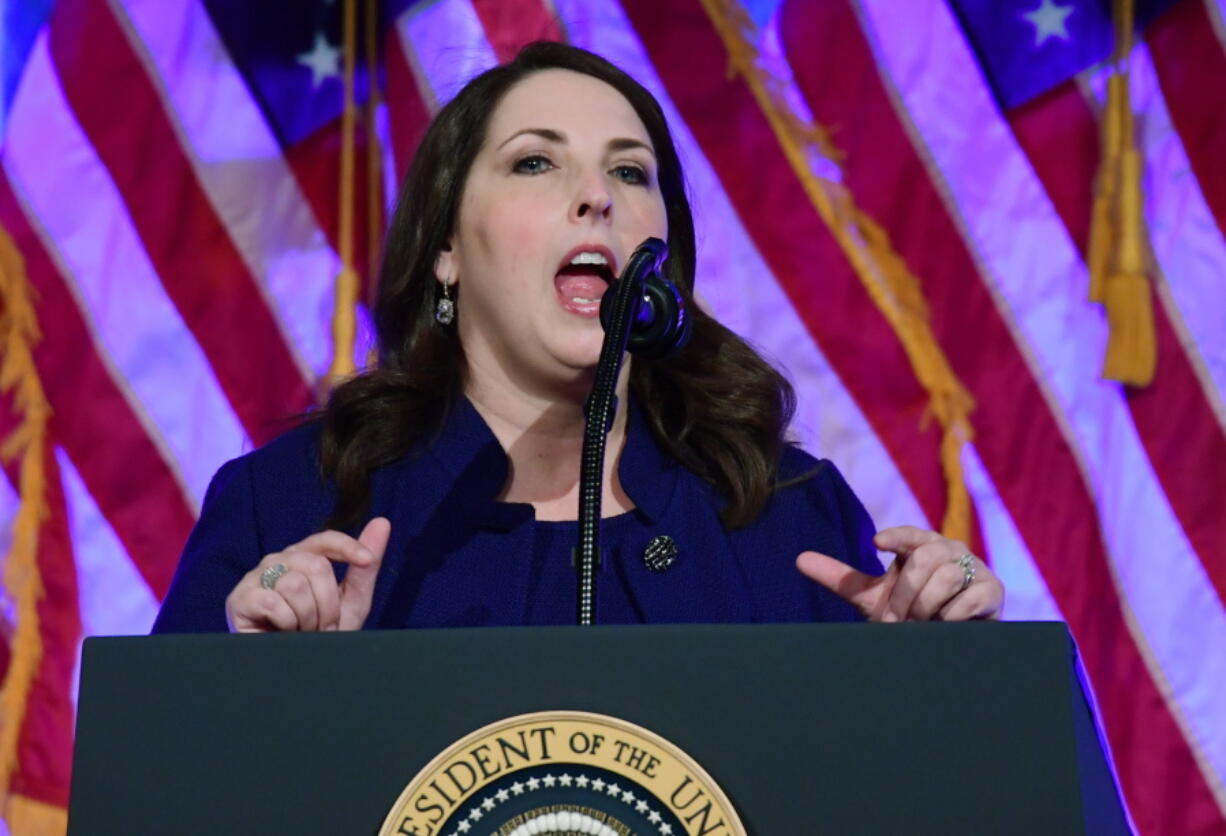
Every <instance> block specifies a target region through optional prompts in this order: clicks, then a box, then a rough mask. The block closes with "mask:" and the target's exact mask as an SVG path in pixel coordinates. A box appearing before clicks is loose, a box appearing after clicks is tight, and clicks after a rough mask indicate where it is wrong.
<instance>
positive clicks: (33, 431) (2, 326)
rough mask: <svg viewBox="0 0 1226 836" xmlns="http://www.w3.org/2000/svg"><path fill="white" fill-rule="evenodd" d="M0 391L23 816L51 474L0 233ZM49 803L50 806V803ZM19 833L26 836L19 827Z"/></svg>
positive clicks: (9, 695) (11, 690)
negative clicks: (8, 413) (5, 419)
mask: <svg viewBox="0 0 1226 836" xmlns="http://www.w3.org/2000/svg"><path fill="white" fill-rule="evenodd" d="M0 306H2V307H0V341H2V343H0V344H2V345H3V355H2V356H0V392H4V393H7V394H8V395H9V396H10V397H11V398H12V402H13V408H14V409H15V410H16V411H17V412H18V413H19V414H20V415H21V422H20V423H19V424H18V425H17V426H16V427H15V428H14V429H13V431H12V432H10V433H9V435H8V437H7V438H5V439H4V442H3V443H2V444H0V459H2V460H3V461H4V462H5V463H8V462H12V461H19V462H20V469H19V474H20V475H19V477H18V493H19V494H20V497H21V504H20V506H19V507H18V509H17V516H16V518H15V519H14V521H13V539H12V543H11V545H10V546H9V552H8V555H7V556H6V558H5V561H4V589H5V593H6V594H7V596H8V598H9V599H10V600H11V602H12V604H13V608H14V610H15V612H16V621H17V623H16V625H15V626H14V630H13V634H12V636H10V637H9V649H10V658H9V666H8V670H7V671H6V672H5V677H4V685H3V686H2V687H0V799H3V807H4V810H3V812H4V816H5V818H6V819H8V820H9V821H10V823H12V820H11V819H10V818H9V817H10V814H16V813H18V812H19V811H18V810H17V807H20V806H21V802H20V801H18V800H17V799H16V797H14V796H11V795H10V794H9V785H10V781H11V780H12V777H13V772H14V771H15V770H16V769H17V766H18V764H17V748H18V742H19V740H20V737H21V728H22V724H23V723H24V721H25V715H26V707H27V705H28V701H29V696H30V687H31V685H32V684H33V682H34V677H35V676H36V674H37V673H38V666H39V662H40V661H41V660H42V656H43V645H42V635H41V633H40V631H39V622H38V602H39V600H40V599H41V598H42V596H43V585H42V578H41V577H39V572H38V536H39V527H40V526H41V525H42V522H43V520H45V519H46V518H47V515H48V510H47V491H46V488H47V473H46V470H45V460H44V458H43V457H44V455H45V453H46V444H47V422H48V420H49V419H50V417H51V406H50V405H49V404H48V403H47V397H46V394H45V393H44V392H43V386H42V382H41V381H40V380H39V378H38V370H37V368H35V366H34V356H33V346H34V345H35V344H36V343H37V342H38V340H39V339H40V337H41V335H40V333H39V328H38V317H37V314H36V312H35V310H34V305H33V302H32V300H31V298H30V288H29V285H28V284H27V282H26V276H25V262H24V261H23V259H22V257H21V254H20V253H19V252H18V251H17V247H16V246H15V245H14V243H13V240H12V239H11V238H10V237H9V236H8V234H7V233H6V232H4V231H3V230H0ZM44 806H45V805H44ZM14 832H22V831H20V830H14Z"/></svg>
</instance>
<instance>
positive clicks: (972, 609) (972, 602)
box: [937, 575, 1005, 621]
mask: <svg viewBox="0 0 1226 836" xmlns="http://www.w3.org/2000/svg"><path fill="white" fill-rule="evenodd" d="M1004 601H1005V588H1004V585H1003V584H1001V582H1000V581H999V580H998V579H997V578H996V577H995V576H992V575H989V576H988V577H986V578H976V579H975V581H974V582H973V583H972V584H971V585H970V586H968V587H967V588H966V591H965V592H963V593H962V594H961V595H958V596H956V597H955V598H954V599H953V600H952V601H950V602H949V603H948V604H946V605H945V606H944V607H942V608H941V611H940V612H939V613H938V614H937V617H938V618H940V619H941V620H942V621H968V620H970V619H972V618H996V617H997V616H998V615H999V614H1000V608H1001V605H1002V604H1004Z"/></svg>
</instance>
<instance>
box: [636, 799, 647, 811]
mask: <svg viewBox="0 0 1226 836" xmlns="http://www.w3.org/2000/svg"><path fill="white" fill-rule="evenodd" d="M634 809H636V810H638V811H639V812H640V813H646V812H647V802H646V801H644V800H643V799H641V798H640V799H639V803H638V804H635V805H634Z"/></svg>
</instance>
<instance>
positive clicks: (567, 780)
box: [558, 773, 571, 787]
mask: <svg viewBox="0 0 1226 836" xmlns="http://www.w3.org/2000/svg"><path fill="white" fill-rule="evenodd" d="M570 782H571V777H570V776H569V775H567V774H565V773H563V775H562V777H561V778H559V779H558V783H559V784H561V785H562V786H564V787H569V786H570Z"/></svg>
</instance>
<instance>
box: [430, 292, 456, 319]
mask: <svg viewBox="0 0 1226 836" xmlns="http://www.w3.org/2000/svg"><path fill="white" fill-rule="evenodd" d="M439 284H441V285H442V286H443V295H442V296H440V297H439V300H438V304H437V305H435V307H434V319H435V320H436V321H437V322H438V324H439V325H450V324H451V323H452V322H453V321H454V320H455V302H454V301H452V299H451V285H450V284H448V283H447V282H439Z"/></svg>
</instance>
